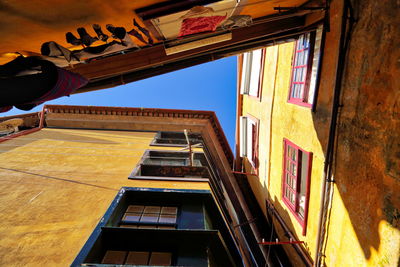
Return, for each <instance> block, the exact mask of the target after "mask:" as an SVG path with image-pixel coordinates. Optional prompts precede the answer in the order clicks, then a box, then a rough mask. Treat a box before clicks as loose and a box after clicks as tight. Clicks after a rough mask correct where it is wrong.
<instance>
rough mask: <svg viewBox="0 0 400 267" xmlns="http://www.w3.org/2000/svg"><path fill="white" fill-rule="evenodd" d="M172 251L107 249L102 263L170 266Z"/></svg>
mask: <svg viewBox="0 0 400 267" xmlns="http://www.w3.org/2000/svg"><path fill="white" fill-rule="evenodd" d="M171 258H172V253H168V252H156V251H118V250H107V251H106V253H105V255H104V257H103V260H102V261H101V263H102V264H122V265H144V266H146V265H147V266H170V265H171Z"/></svg>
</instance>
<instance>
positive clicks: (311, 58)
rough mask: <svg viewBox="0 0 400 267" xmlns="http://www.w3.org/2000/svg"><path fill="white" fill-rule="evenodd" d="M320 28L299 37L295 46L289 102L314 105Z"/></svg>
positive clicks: (307, 105) (320, 36) (308, 105)
mask: <svg viewBox="0 0 400 267" xmlns="http://www.w3.org/2000/svg"><path fill="white" fill-rule="evenodd" d="M321 38H322V26H321V27H319V28H318V29H317V30H316V31H315V32H309V33H305V34H303V35H301V36H300V37H299V38H298V39H297V41H296V44H295V49H294V52H293V61H292V78H291V82H290V92H289V102H290V103H294V104H297V105H301V106H306V107H311V106H312V104H313V103H314V96H315V90H316V86H317V75H318V68H319V61H320V50H321Z"/></svg>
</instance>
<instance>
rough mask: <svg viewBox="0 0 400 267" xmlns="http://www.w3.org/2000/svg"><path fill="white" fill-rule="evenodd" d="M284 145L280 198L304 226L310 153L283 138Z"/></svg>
mask: <svg viewBox="0 0 400 267" xmlns="http://www.w3.org/2000/svg"><path fill="white" fill-rule="evenodd" d="M284 147H285V150H284V152H285V153H284V161H283V162H284V166H283V189H282V192H283V193H282V198H283V201H284V202H285V204H286V205H287V206H288V207H289V209H290V210H291V212H292V213H293V214H294V215H295V216H296V218H297V219H298V220H299V222H300V223H301V224H302V225H303V227H305V222H306V220H305V219H306V216H307V205H308V196H307V188H308V187H309V182H310V170H311V155H312V154H311V153H310V152H306V151H304V150H302V149H301V148H299V147H298V146H296V145H295V144H293V143H292V142H290V141H289V140H284ZM303 229H304V228H303Z"/></svg>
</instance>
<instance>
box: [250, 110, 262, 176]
mask: <svg viewBox="0 0 400 267" xmlns="http://www.w3.org/2000/svg"><path fill="white" fill-rule="evenodd" d="M247 117H248V118H249V119H250V120H252V121H253V122H254V126H253V127H252V131H251V142H252V151H251V152H252V153H251V155H248V157H251V161H250V163H251V165H252V166H253V168H254V170H255V173H256V174H257V175H258V165H259V164H258V141H259V140H258V139H259V138H258V137H259V129H260V120H259V119H257V118H256V117H254V116H252V115H250V114H247ZM248 124H249V123H248ZM247 127H248V125H247Z"/></svg>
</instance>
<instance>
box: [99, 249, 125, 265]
mask: <svg viewBox="0 0 400 267" xmlns="http://www.w3.org/2000/svg"><path fill="white" fill-rule="evenodd" d="M126 254H127V251H117V250H107V251H106V254H105V255H104V257H103V260H102V261H101V263H103V264H124V262H125V257H126Z"/></svg>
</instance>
